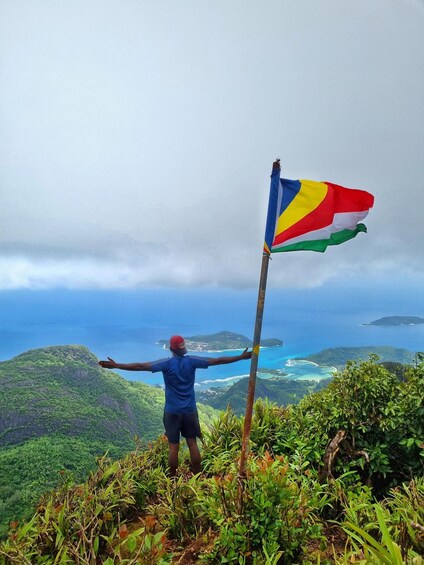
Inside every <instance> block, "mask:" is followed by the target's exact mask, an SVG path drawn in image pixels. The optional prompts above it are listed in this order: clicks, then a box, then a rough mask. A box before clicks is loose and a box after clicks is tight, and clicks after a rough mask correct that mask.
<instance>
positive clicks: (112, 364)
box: [99, 357, 118, 369]
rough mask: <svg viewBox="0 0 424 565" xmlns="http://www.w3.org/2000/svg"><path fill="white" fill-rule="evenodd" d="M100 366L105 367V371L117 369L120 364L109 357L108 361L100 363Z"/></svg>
mask: <svg viewBox="0 0 424 565" xmlns="http://www.w3.org/2000/svg"><path fill="white" fill-rule="evenodd" d="M99 365H100V367H103V369H116V368H117V367H118V363H116V361H114V360H113V359H111V358H110V357H108V361H99Z"/></svg>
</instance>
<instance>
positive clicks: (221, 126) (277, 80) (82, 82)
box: [0, 0, 424, 289]
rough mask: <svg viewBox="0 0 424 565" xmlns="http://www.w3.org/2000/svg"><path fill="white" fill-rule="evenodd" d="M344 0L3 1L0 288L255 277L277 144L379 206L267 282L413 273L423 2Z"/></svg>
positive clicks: (286, 159) (234, 283) (288, 260)
mask: <svg viewBox="0 0 424 565" xmlns="http://www.w3.org/2000/svg"><path fill="white" fill-rule="evenodd" d="M165 6H166V9H165ZM349 6H350V8H349V10H345V8H344V7H341V5H340V3H339V2H337V1H336V0H334V1H331V2H320V1H318V2H316V3H314V5H313V7H311V5H310V3H308V4H304V3H302V2H298V3H295V4H288V5H286V4H281V3H280V2H276V1H275V2H274V1H270V2H269V3H267V9H264V6H263V5H261V4H257V5H253V4H252V5H245V4H243V7H242V5H241V4H240V5H238V4H237V3H235V4H234V5H233V4H232V3H230V4H228V3H227V4H222V5H214V7H213V9H211V8H210V7H208V6H206V5H205V6H204V7H203V8H202V13H200V12H199V10H198V9H197V4H196V3H194V2H188V3H187V4H185V5H184V6H179V7H178V8H177V7H176V6H175V7H174V6H173V5H171V4H169V3H165V4H163V5H150V4H148V3H141V4H133V3H130V2H128V3H124V5H121V6H120V7H119V8H117V6H116V5H115V4H114V3H111V2H102V3H100V2H97V1H94V2H92V3H91V4H90V6H87V5H86V4H83V3H82V2H78V0H77V1H76V2H74V3H72V4H68V5H63V4H60V5H59V4H54V3H50V2H48V1H45V2H43V3H42V9H38V8H37V10H35V9H32V8H31V9H28V8H27V9H26V10H24V11H23V10H20V9H19V2H17V3H13V4H10V5H8V6H7V7H4V9H3V13H4V14H3V15H4V17H3V19H2V24H1V25H2V29H1V30H0V31H1V32H2V34H1V36H2V38H3V39H2V46H3V49H2V53H3V55H2V61H1V65H2V67H1V69H2V76H3V77H4V84H5V85H6V86H5V87H4V88H3V89H2V91H1V93H0V104H1V107H2V108H3V111H2V114H1V115H0V127H1V131H2V132H3V134H2V138H1V139H0V182H1V185H2V187H3V188H2V193H1V200H2V202H1V204H2V205H1V209H0V226H1V228H0V229H1V233H0V266H1V267H2V269H1V272H2V275H1V288H7V289H11V288H50V287H57V286H65V287H69V288H132V287H138V286H199V285H213V286H216V285H220V286H230V287H240V288H244V287H254V286H256V285H257V280H258V276H259V268H260V259H261V248H262V239H263V231H264V224H265V216H266V206H267V199H268V186H269V173H270V167H271V163H272V160H273V159H274V158H275V157H276V156H279V157H281V158H282V165H283V175H284V176H286V177H288V178H312V179H316V180H329V181H332V182H336V183H339V184H342V185H345V186H351V187H357V188H363V189H365V190H368V191H369V192H372V193H373V194H375V197H376V203H375V207H374V209H373V210H372V211H371V213H370V215H369V217H368V218H367V220H366V222H365V223H366V224H367V226H368V229H369V233H368V234H367V235H363V234H360V235H359V236H358V237H357V238H356V239H355V240H353V241H352V242H349V243H348V244H345V245H343V246H342V247H340V248H337V249H336V248H334V249H331V250H328V252H326V253H325V254H324V255H321V254H311V253H298V254H283V255H280V256H276V257H274V259H273V261H272V264H271V268H270V277H269V284H270V285H275V286H278V285H280V286H291V287H299V286H306V287H310V286H314V285H315V286H316V285H321V284H324V283H325V281H328V280H339V281H340V283H341V284H342V283H343V280H344V279H346V278H352V277H355V276H362V277H371V278H372V277H373V278H376V277H379V276H382V275H384V274H387V273H390V272H392V271H394V270H399V269H400V270H403V271H404V272H405V273H406V275H407V276H414V274H415V273H418V274H419V273H422V272H423V270H424V267H423V265H424V245H423V244H422V243H421V242H422V241H424V223H423V222H422V209H423V208H424V192H423V191H422V190H421V187H420V181H419V179H421V178H423V176H424V170H423V169H424V166H423V162H422V148H423V145H424V143H423V142H424V133H423V132H424V123H423V122H424V117H423V114H422V111H421V105H422V99H423V95H424V70H423V67H422V65H421V61H420V54H421V53H422V50H423V47H424V39H423V38H424V14H423V12H422V10H421V9H420V7H419V5H418V3H415V2H413V1H411V2H397V3H392V4H391V5H390V6H391V8H390V10H382V9H381V7H379V6H378V5H376V4H375V5H374V4H370V3H368V2H355V3H351V4H350V5H349ZM241 7H242V8H243V25H239V24H240V12H239V9H241ZM81 10H83V12H84V14H85V16H84V18H81V17H80V14H81ZM205 11H206V12H205ZM270 13H272V14H273V17H271V18H270V17H269V14H270ZM394 38H397V39H394Z"/></svg>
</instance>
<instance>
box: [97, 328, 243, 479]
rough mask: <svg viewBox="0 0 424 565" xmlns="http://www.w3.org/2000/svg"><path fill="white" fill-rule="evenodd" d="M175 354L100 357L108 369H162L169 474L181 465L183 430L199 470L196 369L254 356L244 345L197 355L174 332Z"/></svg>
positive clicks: (172, 346) (193, 464)
mask: <svg viewBox="0 0 424 565" xmlns="http://www.w3.org/2000/svg"><path fill="white" fill-rule="evenodd" d="M169 348H170V350H171V352H172V357H170V358H168V359H161V360H159V361H152V362H146V363H116V362H115V361H114V360H113V359H111V358H110V357H108V361H99V365H100V366H101V367H103V368H105V369H121V370H124V371H150V372H152V373H157V372H159V371H162V374H163V379H164V381H165V412H164V416H163V423H164V426H165V434H166V437H167V438H168V446H169V457H168V463H169V469H170V475H171V476H175V474H176V471H177V467H178V450H179V447H180V434H181V435H182V436H183V437H184V438H185V439H186V442H187V446H188V449H189V451H190V462H191V470H192V471H193V473H195V474H197V473H200V463H201V457H200V451H199V447H198V445H197V438H198V437H199V438H201V437H202V435H201V431H200V425H199V417H198V415H197V407H196V399H195V395H194V379H195V373H196V369H207V368H208V367H211V366H213V365H225V364H227V363H235V362H237V361H243V360H245V359H250V358H251V357H252V352H251V351H248V350H247V349H245V350H244V351H243V353H242V354H241V355H234V356H225V357H218V358H213V357H195V356H191V355H186V354H187V349H186V346H185V342H184V338H183V337H181V336H180V335H174V336H172V337H171V339H170V340H169Z"/></svg>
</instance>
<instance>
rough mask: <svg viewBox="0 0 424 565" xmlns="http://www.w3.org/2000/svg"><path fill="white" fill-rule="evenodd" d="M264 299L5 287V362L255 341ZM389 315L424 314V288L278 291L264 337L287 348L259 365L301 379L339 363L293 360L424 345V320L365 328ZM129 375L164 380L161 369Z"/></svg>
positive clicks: (211, 375)
mask: <svg viewBox="0 0 424 565" xmlns="http://www.w3.org/2000/svg"><path fill="white" fill-rule="evenodd" d="M256 298H257V292H256V291H250V290H206V289H203V290H201V289H198V290H192V289H190V290H189V289H186V290H172V289H155V290H137V291H127V292H124V291H119V292H118V291H116V292H112V291H102V292H100V291H65V290H58V291H37V292H30V291H14V292H6V291H4V292H0V321H1V327H0V361H1V360H6V359H9V358H11V357H13V356H15V355H18V354H19V353H22V352H24V351H27V350H28V349H33V348H37V347H46V346H49V345H65V344H80V345H85V346H87V347H88V348H89V349H90V350H91V351H92V352H93V353H94V354H95V355H97V357H98V358H99V359H105V358H106V357H107V356H110V357H112V358H114V359H116V360H117V361H120V362H134V361H152V360H155V359H160V358H163V357H167V356H168V355H169V353H168V352H167V351H164V349H163V347H161V346H159V345H157V343H156V342H157V341H158V340H160V339H167V338H169V336H170V335H172V334H175V333H178V334H182V335H184V336H187V337H188V336H192V335H196V334H208V333H215V332H218V331H221V330H228V331H233V332H237V333H241V334H243V335H246V336H247V337H251V336H252V335H253V328H254V319H255V312H256ZM387 315H417V316H423V315H424V302H423V296H422V291H421V287H419V288H418V287H417V288H416V289H414V288H410V289H406V290H405V289H403V291H402V292H399V289H398V288H396V287H393V288H389V287H387V288H384V289H382V288H380V287H375V288H372V287H367V288H360V287H356V286H352V287H351V288H348V287H346V286H345V287H344V288H342V289H340V288H337V287H334V286H331V285H327V286H326V287H322V288H318V289H310V290H291V291H287V290H285V291H283V290H270V291H268V295H267V299H266V304H265V312H264V320H263V329H262V337H263V338H269V337H276V338H279V339H281V340H283V342H284V345H283V346H282V347H276V348H264V349H262V350H261V353H260V357H259V368H260V369H262V370H265V369H272V370H279V371H283V372H286V373H288V376H289V377H290V378H293V379H302V378H308V379H319V378H322V377H326V376H328V375H329V374H330V372H331V368H325V367H318V366H316V365H314V364H311V363H307V362H297V361H296V362H294V361H293V359H294V358H302V357H305V356H307V355H309V354H312V353H316V352H318V351H321V350H322V349H325V348H328V347H338V346H367V345H368V346H377V345H392V346H395V347H403V348H406V349H409V350H410V351H423V350H424V325H421V326H403V327H382V326H363V325H361V324H363V323H367V322H370V321H372V320H374V319H377V318H379V317H382V316H387ZM230 353H233V352H230ZM204 355H205V356H218V355H222V353H217V354H210V353H207V354H206V353H205V354H204ZM249 368H250V362H249V361H242V362H239V363H235V364H231V365H222V366H217V367H211V368H209V369H208V370H206V371H200V370H199V371H198V373H197V381H198V383H199V384H200V386H201V387H202V388H203V387H210V386H226V385H228V384H230V383H231V382H235V380H236V379H237V378H240V377H241V376H245V375H247V374H248V373H249ZM121 374H122V376H124V377H125V378H131V379H137V380H142V381H144V382H147V383H149V384H153V385H161V384H162V376H161V375H157V374H156V375H152V374H150V373H125V372H122V373H121ZM273 376H274V375H273ZM206 381H209V382H206Z"/></svg>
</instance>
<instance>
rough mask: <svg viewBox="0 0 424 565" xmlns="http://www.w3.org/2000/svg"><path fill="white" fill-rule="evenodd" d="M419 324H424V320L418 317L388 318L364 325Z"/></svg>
mask: <svg viewBox="0 0 424 565" xmlns="http://www.w3.org/2000/svg"><path fill="white" fill-rule="evenodd" d="M418 324H424V318H419V317H418V316H386V317H384V318H379V319H378V320H374V321H372V322H370V323H369V324H363V325H364V326H416V325H418Z"/></svg>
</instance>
